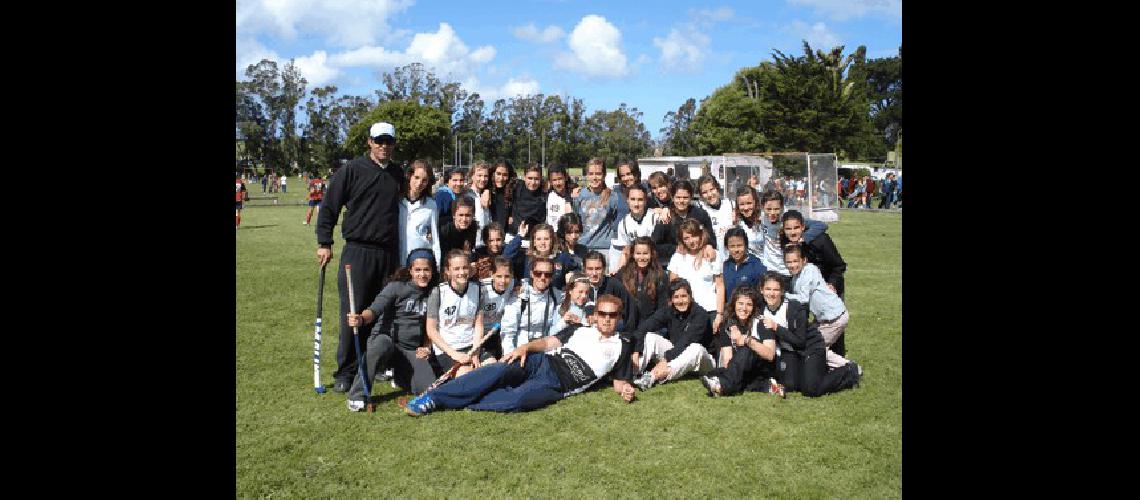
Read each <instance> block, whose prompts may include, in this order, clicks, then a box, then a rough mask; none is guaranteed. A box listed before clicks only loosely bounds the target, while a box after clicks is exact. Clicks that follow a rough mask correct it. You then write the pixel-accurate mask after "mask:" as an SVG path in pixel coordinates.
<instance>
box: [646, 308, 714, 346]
mask: <svg viewBox="0 0 1140 500" xmlns="http://www.w3.org/2000/svg"><path fill="white" fill-rule="evenodd" d="M663 327H667V328H668V329H669V332H668V333H667V334H666V335H665V338H667V339H669V341H670V342H672V343H673V348H672V349H669V350H668V351H666V352H665V361H672V360H673V358H676V357H677V356H678V355H680V354H681V352H682V351H684V350H685V348H686V347H689V344H700V345H702V346H706V347H707V346H711V345H712V320H711V319H710V318H709V313H707V312H705V310H704V308H702V307H701V306H700V305H698V304H697V303H696V302H692V303H690V304H689V310H688V311H685V312H683V313H682V312H678V311H677V310H676V309H674V308H673V306H668V307H665V308H662V309H659V310H657V312H655V313H653V315H652V316H650V317H649V318H647V319H646V320H645V321H642V322H641V324H640V325H638V327H637V329H636V330H634V332H633V337H634V348H633V350H634V352H642V350H643V348H644V347H645V334H646V333H649V332H652V331H657V330H660V329H661V328H663ZM642 355H644V353H642Z"/></svg>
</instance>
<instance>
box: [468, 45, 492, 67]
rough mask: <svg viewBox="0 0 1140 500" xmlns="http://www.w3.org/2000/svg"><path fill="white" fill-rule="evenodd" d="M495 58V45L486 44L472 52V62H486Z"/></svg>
mask: <svg viewBox="0 0 1140 500" xmlns="http://www.w3.org/2000/svg"><path fill="white" fill-rule="evenodd" d="M494 58H495V47H492V46H490V45H484V46H482V47H479V48H477V49H475V51H474V52H471V62H473V63H476V64H484V63H487V62H490V61H491V59H494Z"/></svg>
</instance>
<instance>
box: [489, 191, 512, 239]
mask: <svg viewBox="0 0 1140 500" xmlns="http://www.w3.org/2000/svg"><path fill="white" fill-rule="evenodd" d="M508 186H509V184H508ZM509 215H511V203H510V202H508V201H507V188H503V189H495V188H491V220H492V221H494V222H498V223H499V225H500V226H503V227H504V228H506V227H507V217H508V216H509Z"/></svg>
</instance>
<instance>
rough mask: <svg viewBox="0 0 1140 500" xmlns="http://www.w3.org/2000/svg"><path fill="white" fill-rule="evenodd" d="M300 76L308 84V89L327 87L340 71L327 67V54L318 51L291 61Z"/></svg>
mask: <svg viewBox="0 0 1140 500" xmlns="http://www.w3.org/2000/svg"><path fill="white" fill-rule="evenodd" d="M293 64H294V65H296V66H297V70H298V71H300V72H301V76H303V77H305V80H306V81H307V82H308V88H310V89H312V88H317V87H323V86H325V85H328V84H329V83H331V82H332V81H333V80H336V78H337V77H338V76H340V69H337V68H335V67H332V66H329V65H328V54H326V53H325V51H323V50H318V51H317V52H315V53H313V55H311V56H306V57H298V58H296V59H295V60H294V61H293Z"/></svg>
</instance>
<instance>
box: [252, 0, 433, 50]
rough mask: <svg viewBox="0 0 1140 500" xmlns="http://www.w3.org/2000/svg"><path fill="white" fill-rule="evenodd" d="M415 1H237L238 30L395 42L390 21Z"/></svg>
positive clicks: (343, 41) (337, 42) (348, 43)
mask: <svg viewBox="0 0 1140 500" xmlns="http://www.w3.org/2000/svg"><path fill="white" fill-rule="evenodd" d="M413 3H414V1H413V0H339V1H319V0H238V2H237V32H238V34H239V35H242V36H256V35H270V36H275V37H278V38H283V39H286V40H293V39H295V38H297V36H298V35H301V34H305V35H308V34H313V35H317V36H320V37H323V38H324V39H325V41H326V42H327V43H329V44H332V45H334V46H339V47H355V46H359V45H371V44H375V43H377V42H378V41H383V42H387V41H392V40H393V39H394V38H393V37H394V36H395V35H397V34H398V33H397V32H394V31H393V29H392V27H391V26H389V24H388V19H389V18H390V17H392V16H393V15H395V14H397V13H400V12H403V11H404V10H406V9H407V8H408V7H410V6H411V5H412V4H413Z"/></svg>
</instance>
